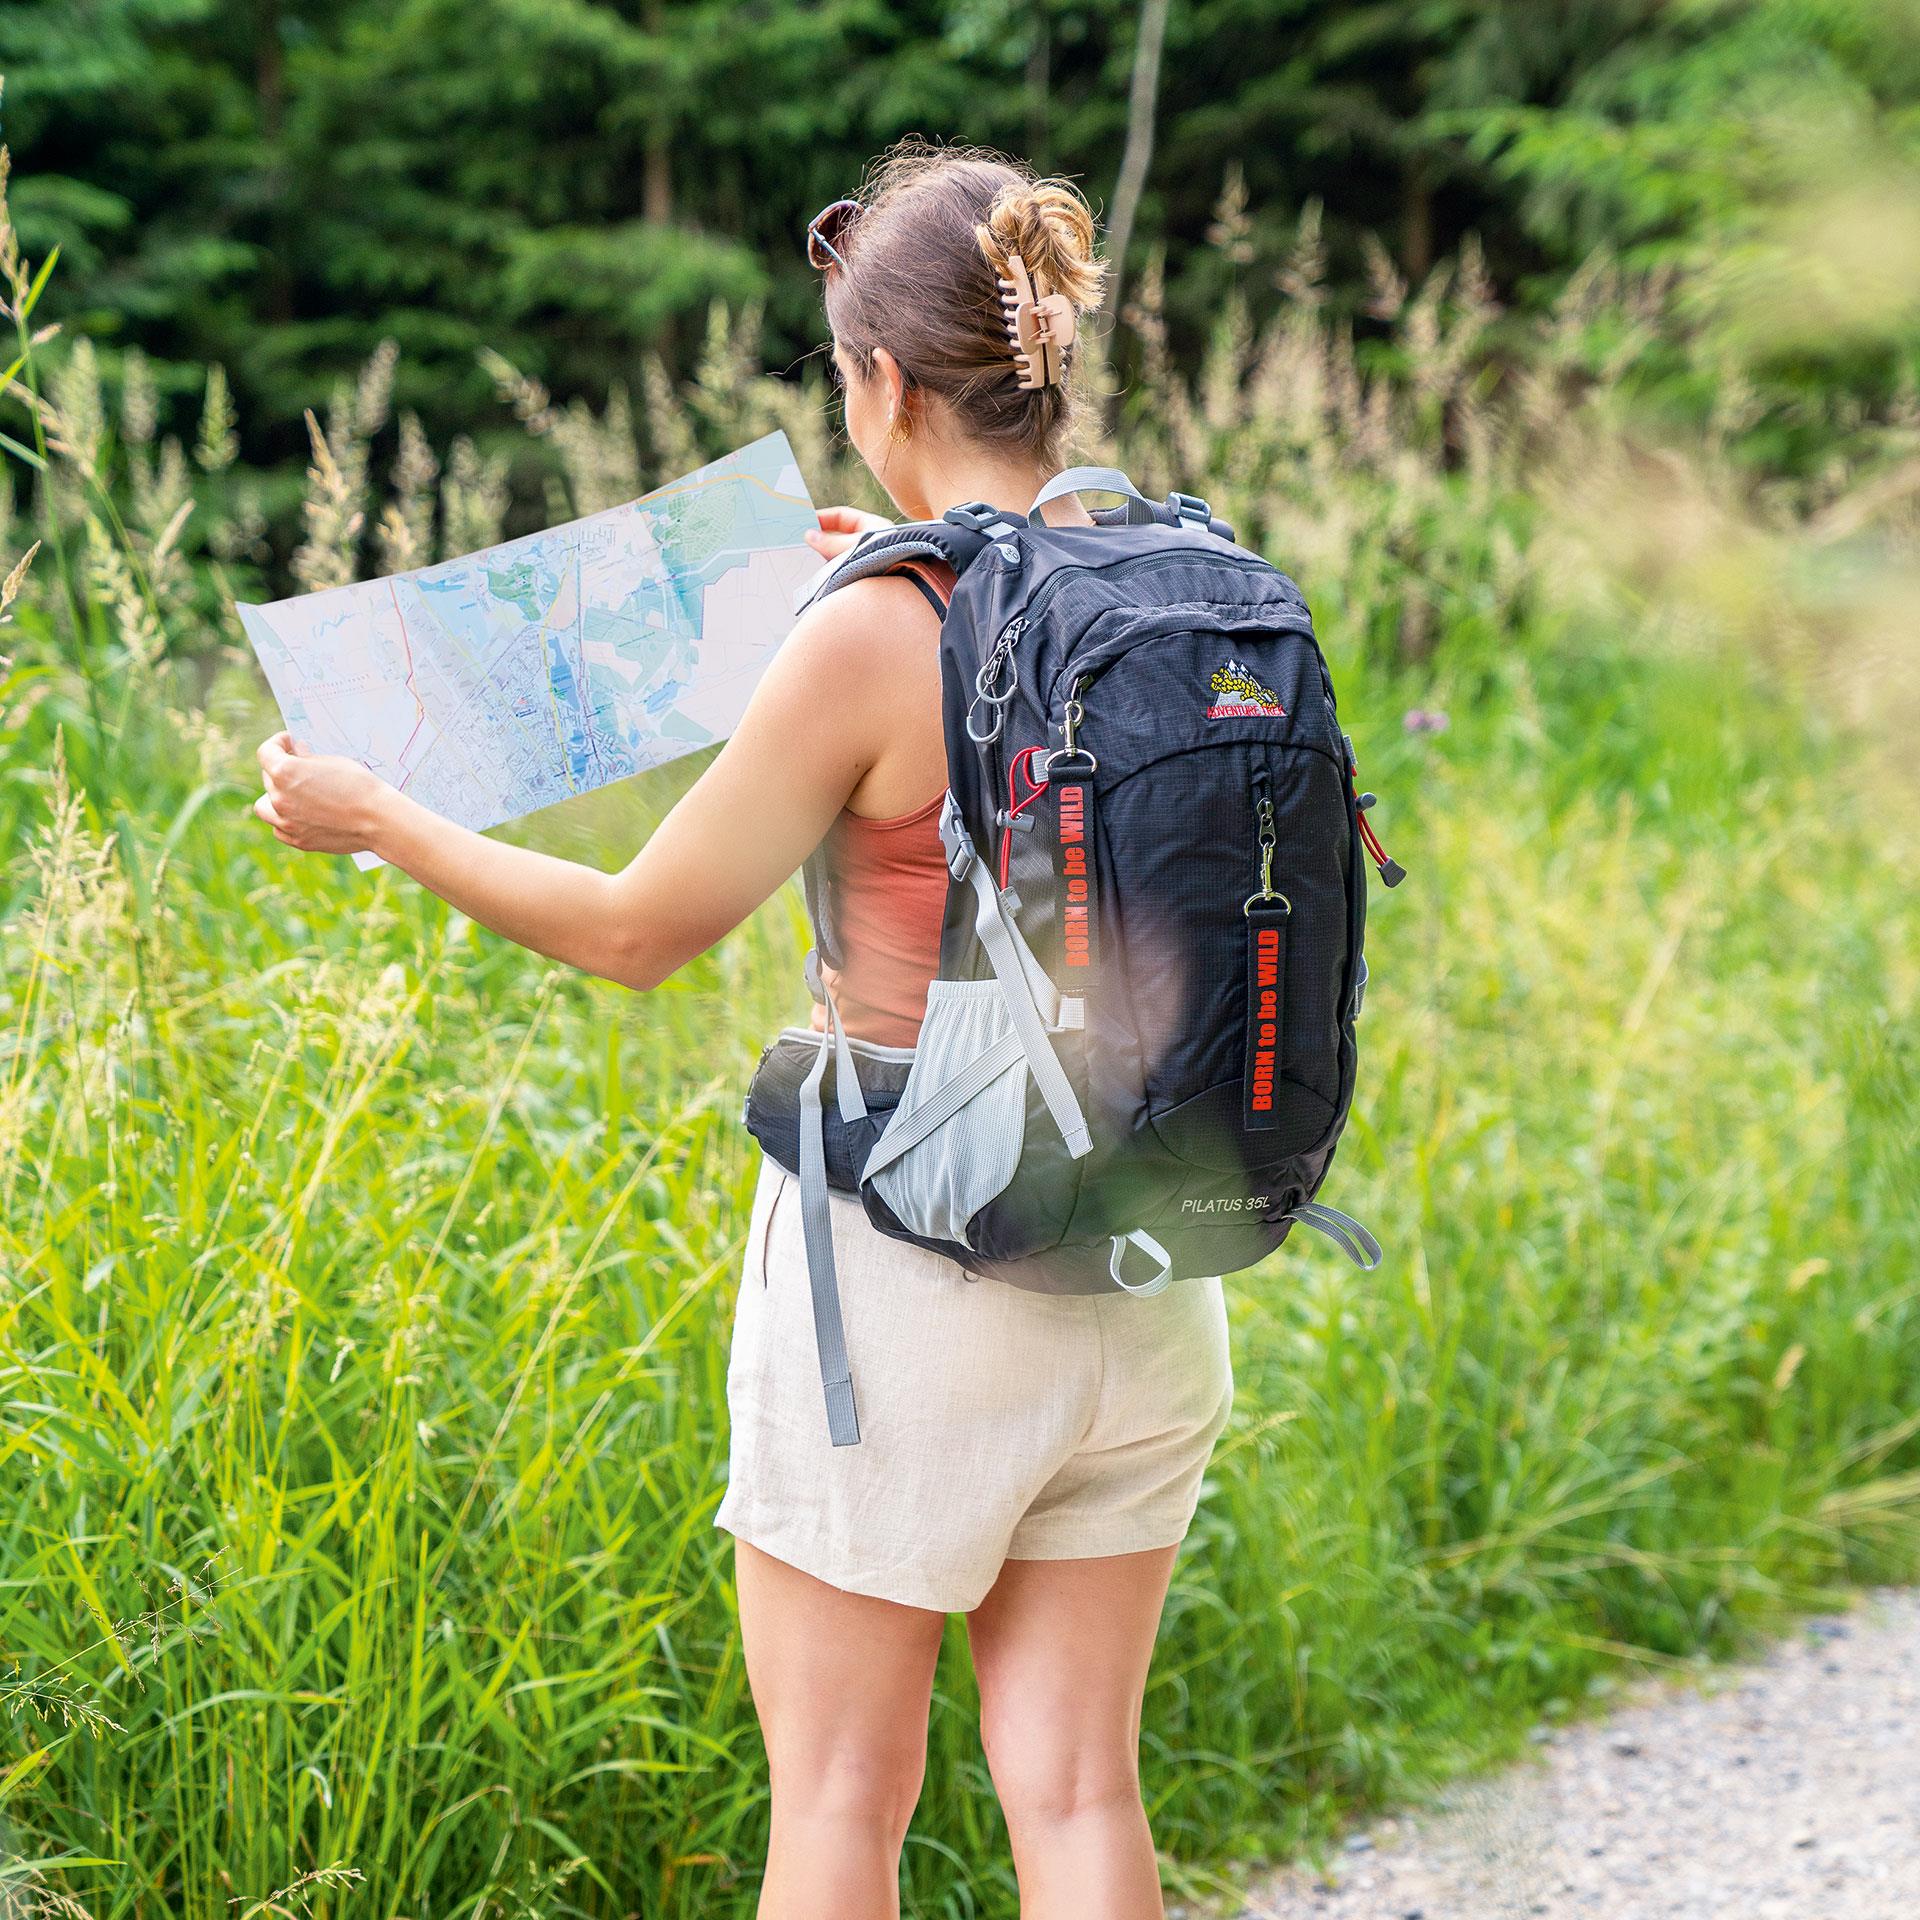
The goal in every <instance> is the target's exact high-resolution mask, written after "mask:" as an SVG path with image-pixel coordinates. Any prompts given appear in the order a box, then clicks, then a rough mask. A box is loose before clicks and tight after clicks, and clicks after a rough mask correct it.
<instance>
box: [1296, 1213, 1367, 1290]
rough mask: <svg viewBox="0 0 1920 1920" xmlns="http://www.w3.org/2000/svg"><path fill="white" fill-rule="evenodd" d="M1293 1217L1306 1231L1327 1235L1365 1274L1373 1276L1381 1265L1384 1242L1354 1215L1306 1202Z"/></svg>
mask: <svg viewBox="0 0 1920 1920" xmlns="http://www.w3.org/2000/svg"><path fill="white" fill-rule="evenodd" d="M1291 1217H1292V1218H1293V1219H1295V1220H1298V1221H1299V1222H1300V1224H1301V1225H1302V1226H1303V1227H1312V1228H1313V1229H1314V1230H1315V1231H1316V1232H1318V1233H1324V1234H1325V1235H1326V1236H1327V1238H1328V1239H1329V1240H1331V1241H1332V1242H1333V1244H1334V1245H1335V1246H1336V1247H1338V1248H1339V1249H1340V1251H1341V1252H1342V1253H1344V1254H1345V1255H1346V1256H1347V1258H1348V1259H1349V1260H1351V1261H1352V1262H1353V1264H1354V1265H1355V1266H1356V1267H1358V1268H1360V1269H1361V1271H1362V1272H1363V1273H1371V1272H1372V1271H1373V1270H1374V1268H1375V1267H1377V1266H1378V1265H1379V1264H1380V1260H1381V1253H1380V1242H1379V1241H1378V1240H1376V1239H1375V1238H1374V1237H1373V1235H1372V1234H1370V1233H1369V1232H1368V1231H1367V1230H1366V1228H1365V1227H1363V1226H1362V1225H1361V1224H1360V1222H1359V1221H1358V1220H1356V1219H1354V1218H1353V1216H1352V1215H1351V1214H1345V1213H1342V1212H1341V1211H1340V1209H1339V1208H1338V1207H1323V1206H1320V1205H1319V1204H1317V1203H1316V1202H1315V1201H1312V1200H1303V1201H1302V1202H1301V1203H1300V1204H1299V1206H1297V1207H1295V1208H1294V1210H1293V1213H1292V1216H1291Z"/></svg>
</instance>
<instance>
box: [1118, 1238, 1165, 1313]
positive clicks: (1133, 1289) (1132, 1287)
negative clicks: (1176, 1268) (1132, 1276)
mask: <svg viewBox="0 0 1920 1920" xmlns="http://www.w3.org/2000/svg"><path fill="white" fill-rule="evenodd" d="M1129 1247H1138V1248H1139V1249H1140V1251H1141V1252H1142V1253H1144V1254H1145V1255H1146V1256H1147V1258H1148V1259H1149V1260H1151V1261H1152V1262H1153V1264H1154V1267H1155V1271H1154V1272H1153V1273H1152V1274H1151V1275H1150V1276H1149V1277H1148V1278H1147V1279H1145V1280H1129V1279H1128V1278H1127V1276H1126V1275H1125V1274H1124V1273H1122V1272H1121V1271H1120V1269H1121V1267H1122V1265H1123V1264H1124V1263H1125V1261H1126V1257H1127V1249H1128V1248H1129ZM1107 1271H1108V1272H1109V1273H1111V1274H1112V1275H1113V1284H1114V1285H1115V1286H1116V1287H1119V1288H1120V1289H1121V1290H1122V1291H1123V1292H1125V1293H1130V1294H1132V1295H1133V1296H1134V1297H1135V1298H1136V1299H1139V1300H1151V1299H1152V1298H1153V1296H1154V1295H1155V1294H1156V1293H1165V1292H1166V1290H1167V1287H1168V1285H1169V1284H1170V1283H1171V1282H1172V1279H1173V1257H1172V1255H1171V1254H1169V1253H1168V1252H1167V1250H1166V1248H1165V1247H1163V1246H1162V1245H1161V1244H1160V1242H1159V1241H1158V1240H1156V1239H1155V1238H1154V1237H1153V1235H1152V1234H1150V1233H1144V1232H1142V1231H1141V1230H1140V1229H1139V1228H1135V1229H1134V1231H1133V1232H1132V1233H1116V1234H1115V1235H1114V1236H1113V1258H1112V1259H1111V1260H1110V1261H1109V1262H1108V1264H1107Z"/></svg>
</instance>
